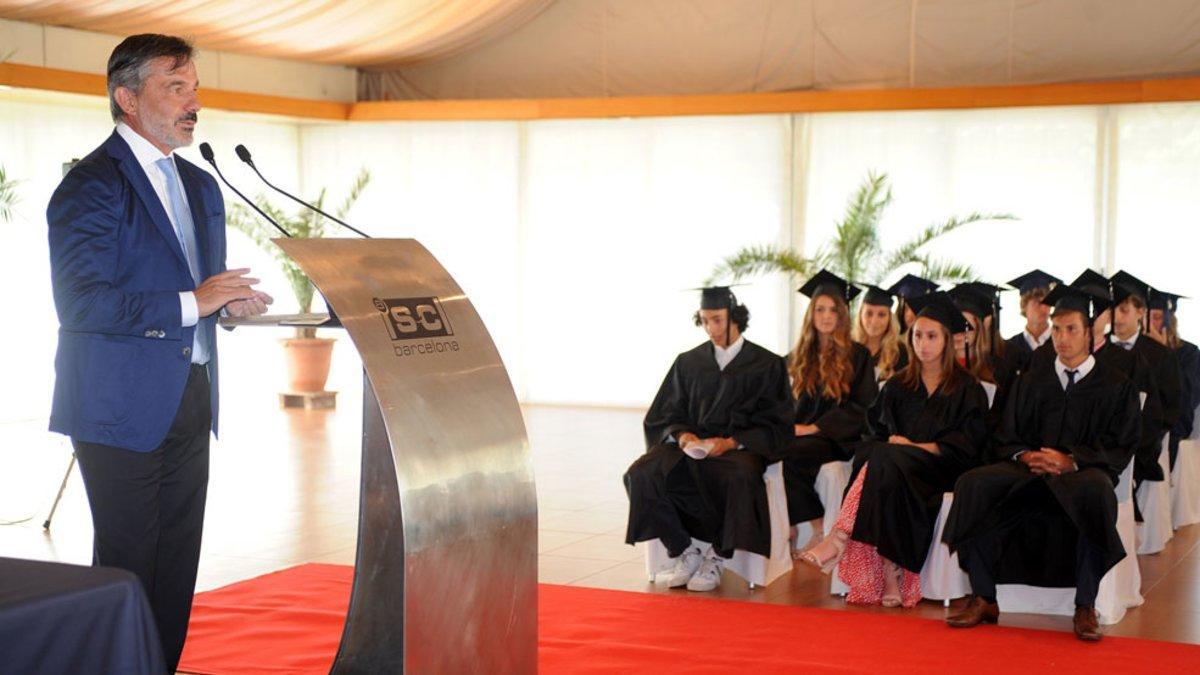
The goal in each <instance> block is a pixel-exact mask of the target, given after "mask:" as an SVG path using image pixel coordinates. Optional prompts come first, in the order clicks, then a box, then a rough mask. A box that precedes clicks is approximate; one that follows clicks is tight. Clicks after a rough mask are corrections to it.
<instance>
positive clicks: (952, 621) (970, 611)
mask: <svg viewBox="0 0 1200 675" xmlns="http://www.w3.org/2000/svg"><path fill="white" fill-rule="evenodd" d="M999 620H1000V605H997V604H996V603H994V602H988V601H987V600H984V599H983V598H981V597H979V596H978V595H975V596H972V597H971V599H970V600H969V601H967V605H966V607H963V609H962V611H960V612H959V613H958V614H952V615H950V616H948V617H946V624H947V625H949V626H950V627H951V628H972V627H974V626H978V625H979V624H981V623H996V622H997V621H999Z"/></svg>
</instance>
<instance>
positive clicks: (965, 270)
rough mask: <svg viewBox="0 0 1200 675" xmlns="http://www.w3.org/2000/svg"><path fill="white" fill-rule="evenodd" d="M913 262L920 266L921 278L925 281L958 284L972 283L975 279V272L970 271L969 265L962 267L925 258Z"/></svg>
mask: <svg viewBox="0 0 1200 675" xmlns="http://www.w3.org/2000/svg"><path fill="white" fill-rule="evenodd" d="M914 262H918V263H920V264H921V276H923V277H925V278H926V279H932V280H935V281H943V282H944V281H956V282H958V281H974V280H975V279H976V278H977V277H976V275H975V270H973V269H971V266H970V265H963V264H961V263H956V262H954V261H952V260H945V259H941V258H930V257H928V256H925V257H922V258H920V259H919V260H916V261H914Z"/></svg>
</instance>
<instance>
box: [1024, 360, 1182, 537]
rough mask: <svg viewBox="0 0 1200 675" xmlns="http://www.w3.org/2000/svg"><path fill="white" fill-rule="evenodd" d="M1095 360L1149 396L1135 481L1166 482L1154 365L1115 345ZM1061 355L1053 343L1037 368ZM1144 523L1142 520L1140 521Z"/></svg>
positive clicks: (1137, 451)
mask: <svg viewBox="0 0 1200 675" xmlns="http://www.w3.org/2000/svg"><path fill="white" fill-rule="evenodd" d="M1092 356H1094V357H1095V358H1096V360H1097V361H1099V362H1100V363H1107V364H1108V365H1110V366H1112V367H1113V368H1115V369H1117V370H1118V371H1120V372H1121V373H1122V374H1124V375H1125V377H1128V378H1129V380H1130V381H1131V382H1133V386H1134V387H1136V388H1137V390H1138V391H1139V392H1142V393H1144V394H1146V403H1145V405H1143V406H1142V409H1141V415H1140V416H1139V417H1140V418H1141V422H1140V425H1139V426H1140V429H1141V434H1140V437H1139V439H1138V443H1137V447H1136V448H1135V449H1134V465H1133V477H1134V480H1135V481H1139V482H1140V481H1142V480H1162V479H1163V475H1162V468H1161V467H1159V465H1158V455H1159V453H1161V452H1162V439H1163V431H1162V429H1163V424H1164V422H1163V409H1162V400H1161V399H1160V397H1159V391H1158V386H1157V385H1156V383H1155V381H1154V373H1153V372H1151V370H1150V364H1148V363H1146V359H1145V358H1143V357H1142V355H1141V354H1139V353H1137V352H1136V351H1133V350H1128V349H1125V348H1123V347H1121V346H1119V345H1116V344H1113V343H1112V342H1105V343H1104V344H1103V345H1101V346H1100V348H1099V349H1097V350H1096V351H1094V352H1092ZM1055 358H1057V355H1056V354H1055V352H1054V345H1053V343H1050V342H1047V343H1046V344H1044V345H1042V346H1041V347H1039V348H1038V350H1037V351H1036V352H1034V356H1033V359H1032V360H1033V365H1047V366H1050V367H1053V364H1054V359H1055ZM1138 520H1139V521H1140V520H1141V517H1140V516H1139V517H1138Z"/></svg>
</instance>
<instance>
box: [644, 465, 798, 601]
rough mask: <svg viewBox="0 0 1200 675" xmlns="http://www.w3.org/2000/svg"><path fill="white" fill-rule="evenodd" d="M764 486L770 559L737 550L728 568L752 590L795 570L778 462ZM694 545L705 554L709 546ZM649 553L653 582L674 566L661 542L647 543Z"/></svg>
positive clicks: (765, 475) (768, 472)
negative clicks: (768, 524) (769, 531)
mask: <svg viewBox="0 0 1200 675" xmlns="http://www.w3.org/2000/svg"><path fill="white" fill-rule="evenodd" d="M763 482H765V483H766V484H767V510H768V512H769V513H770V519H771V555H770V557H764V556H761V555H759V554H757V553H750V552H749V551H742V550H736V551H734V552H733V560H730V561H728V562H727V563H726V564H725V569H728V570H729V571H731V572H733V573H734V574H736V575H738V576H740V577H741V578H743V579H745V580H746V581H747V583H749V584H750V589H751V590H753V589H754V588H755V587H756V586H766V585H767V584H769V583H771V582H772V581H774V580H776V579H778V578H779V577H781V576H783V575H785V574H787V573H788V572H790V571H791V570H792V555H791V551H789V550H788V548H789V546H790V544H789V543H788V511H787V493H786V492H785V491H784V489H783V464H782V463H781V462H775V463H774V464H771V465H770V466H768V467H767V470H766V471H764V472H763ZM692 543H693V544H694V545H696V546H699V547H700V550H704V549H706V548H707V547H708V546H709V542H705V541H700V540H699V539H693V540H692ZM644 544H645V549H646V573H647V575H649V577H650V581H651V582H653V581H654V580H655V578H656V577H657V576H658V573H659V572H663V571H666V570H667V569H669V568H670V567H671V565H673V564H674V563H672V561H671V557H670V555H669V554H668V553H667V547H666V546H663V543H662V541H660V540H658V539H655V540H653V541H648V542H644Z"/></svg>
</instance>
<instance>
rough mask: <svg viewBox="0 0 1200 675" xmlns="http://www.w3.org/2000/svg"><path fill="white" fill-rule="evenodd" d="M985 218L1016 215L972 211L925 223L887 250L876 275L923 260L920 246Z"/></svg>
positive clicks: (993, 218)
mask: <svg viewBox="0 0 1200 675" xmlns="http://www.w3.org/2000/svg"><path fill="white" fill-rule="evenodd" d="M985 220H1016V217H1015V216H1013V215H1011V214H1008V213H979V212H972V213H969V214H967V215H965V216H951V217H950V218H949V219H947V220H946V221H945V222H942V223H934V224H932V225H927V226H926V227H925V229H923V230H921V231H920V232H919V233H917V235H916V236H914V237H913V238H912V239H909V240H908V241H906V242H904V243H903V244H901V245H900V246H897V247H896V248H894V249H892V250H891V251H889V252H888V255H887V257H886V258H885V259H884V263H883V265H882V266H881V267H880V269H879V273H878V275H877V276H878V277H879V278H880V279H882V278H884V277H886V276H887V275H889V274H891V273H892V272H894V271H895V270H896V269H898V268H899V267H900V266H901V265H905V264H907V263H912V262H918V263H919V262H922V261H923V260H925V257H924V256H922V254H921V252H920V251H921V248H922V247H924V246H925V245H926V244H928V243H930V242H931V241H933V240H934V239H937V238H938V237H941V236H943V235H945V234H947V233H949V232H953V231H954V230H957V229H958V228H960V227H962V226H964V225H969V224H970V223H977V222H981V221H985ZM932 278H936V277H932Z"/></svg>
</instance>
